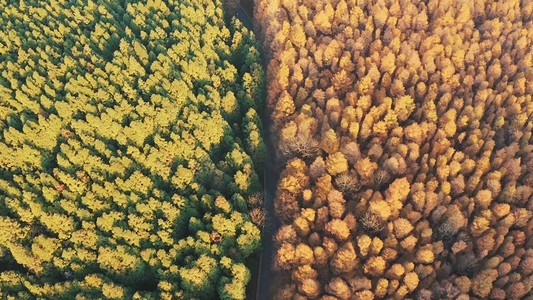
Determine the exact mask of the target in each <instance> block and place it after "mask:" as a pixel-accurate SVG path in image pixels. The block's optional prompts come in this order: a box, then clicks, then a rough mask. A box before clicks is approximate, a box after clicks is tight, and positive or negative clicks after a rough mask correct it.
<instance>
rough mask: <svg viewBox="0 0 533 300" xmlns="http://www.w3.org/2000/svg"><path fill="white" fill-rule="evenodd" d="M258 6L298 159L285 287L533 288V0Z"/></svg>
mask: <svg viewBox="0 0 533 300" xmlns="http://www.w3.org/2000/svg"><path fill="white" fill-rule="evenodd" d="M255 15H256V18H257V20H256V21H257V24H256V28H257V29H258V31H259V32H258V35H259V36H260V37H261V38H262V40H263V46H264V49H265V53H266V55H267V57H268V58H269V66H268V71H267V87H268V89H267V93H268V96H267V107H268V109H269V112H270V116H271V119H272V121H273V137H274V139H275V140H276V144H277V145H278V148H279V149H280V150H281V151H279V153H278V156H277V164H279V165H282V166H285V167H284V168H283V170H282V172H281V178H280V181H279V182H280V183H279V186H278V192H277V197H276V200H275V201H276V202H275V205H276V209H277V214H278V216H279V218H280V219H281V221H282V223H283V225H282V227H281V229H280V233H278V237H279V239H280V241H279V248H278V249H279V250H278V252H277V254H276V264H275V267H276V268H277V270H279V276H280V278H281V279H280V280H279V282H280V283H281V284H280V285H279V286H278V289H277V293H276V295H275V298H277V299H373V298H394V299H403V298H406V297H411V298H416V299H454V298H457V297H459V298H461V299H469V297H472V298H473V299H480V298H489V297H490V298H493V299H520V298H523V297H525V296H526V295H531V289H532V286H533V276H532V273H533V271H532V268H531V267H532V266H533V259H532V258H531V257H532V253H531V248H532V247H533V239H532V238H531V237H532V236H533V218H532V215H533V212H532V211H533V172H532V170H533V137H532V130H533V101H532V97H533V50H532V49H533V44H532V43H533V2H531V1H525V0H510V1H459V0H430V1H400V0H373V1H355V0H333V1H324V0H316V1H307V0H299V1H295V0H262V1H259V3H258V4H257V5H256V9H255ZM302 245H307V246H305V247H304V246H302ZM298 249H300V251H301V252H302V253H300V254H298V251H299V250H298ZM302 268H305V270H306V272H304V273H302V272H301V269H302ZM304 274H305V275H304Z"/></svg>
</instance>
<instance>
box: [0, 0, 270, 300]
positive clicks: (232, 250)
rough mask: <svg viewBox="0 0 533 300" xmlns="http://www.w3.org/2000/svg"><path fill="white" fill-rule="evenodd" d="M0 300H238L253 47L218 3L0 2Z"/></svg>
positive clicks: (247, 195) (246, 222)
mask: <svg viewBox="0 0 533 300" xmlns="http://www.w3.org/2000/svg"><path fill="white" fill-rule="evenodd" d="M0 10H1V11H2V13H1V14H0V133H1V135H0V298H1V299H16V300H22V299H68V300H72V299H245V287H246V285H247V283H248V282H249V280H250V276H251V274H250V270H249V269H248V267H247V266H246V265H245V262H246V259H247V258H248V257H250V256H251V255H253V254H254V253H256V252H257V251H258V250H259V249H260V246H261V236H260V227H261V222H262V218H263V213H262V206H261V199H260V197H259V196H258V194H259V193H260V192H261V184H260V180H259V176H258V174H262V172H263V169H264V166H265V160H264V157H265V155H264V152H265V148H264V147H265V146H264V144H263V140H262V134H261V130H262V129H261V127H262V124H261V120H260V118H259V115H260V113H261V109H262V106H263V104H262V99H263V94H264V82H263V80H264V79H263V77H264V76H263V71H262V67H261V64H260V63H261V61H260V53H259V47H258V43H257V42H256V41H255V39H254V37H253V34H252V33H250V32H248V30H246V29H244V28H243V27H242V26H241V25H240V22H239V21H237V20H233V21H231V20H230V19H229V18H228V17H225V16H224V11H223V9H222V3H221V2H220V1H218V0H215V1H213V0H194V1H192V0H191V1H189V0H180V1H173V0H170V1H159V0H156V1H151V0H150V1H91V0H89V1H80V0H78V1H56V0H50V1H37V0H35V1H25V0H22V1H20V3H19V1H16V3H15V2H14V1H6V0H0Z"/></svg>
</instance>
